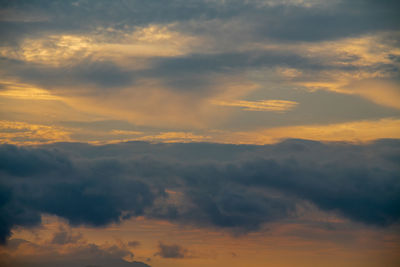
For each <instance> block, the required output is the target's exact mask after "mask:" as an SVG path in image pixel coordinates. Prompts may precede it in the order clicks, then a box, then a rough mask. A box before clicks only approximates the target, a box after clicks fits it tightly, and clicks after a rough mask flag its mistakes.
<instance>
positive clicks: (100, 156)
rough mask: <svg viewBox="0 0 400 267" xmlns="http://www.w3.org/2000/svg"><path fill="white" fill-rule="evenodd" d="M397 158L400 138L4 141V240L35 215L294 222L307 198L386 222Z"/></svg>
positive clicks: (394, 207)
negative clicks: (358, 141)
mask: <svg viewBox="0 0 400 267" xmlns="http://www.w3.org/2000/svg"><path fill="white" fill-rule="evenodd" d="M399 159H400V144H399V141H398V140H381V141H377V142H375V143H372V144H369V145H350V144H344V143H333V144H323V143H318V142H312V141H304V140H288V141H285V142H283V143H280V144H276V145H270V146H243V145H242V146H240V145H218V144H207V143H198V144H149V143H142V142H130V143H121V144H115V145H106V146H89V145H85V144H79V143H75V144H73V143H58V144H53V145H46V146H40V147H16V146H13V145H2V146H1V147H0V172H1V179H0V190H1V191H0V192H1V193H0V197H1V198H0V210H1V214H2V217H1V218H0V230H1V231H0V233H1V241H2V242H3V243H4V242H5V241H6V239H7V237H9V236H10V234H11V232H10V231H11V229H12V228H13V227H15V226H23V227H30V226H35V225H38V224H40V215H41V214H50V215H57V216H60V217H62V218H65V219H66V220H67V221H68V222H69V223H70V224H71V225H75V226H76V225H89V226H104V225H107V224H110V223H118V222H120V221H121V220H124V219H128V218H130V217H132V216H145V217H148V218H157V219H163V220H169V221H171V222H174V223H184V224H191V225H196V226H201V227H217V228H226V229H230V230H233V231H235V232H247V231H257V230H258V229H259V228H260V227H261V226H262V225H263V224H265V223H268V222H279V221H285V220H297V219H299V217H300V216H301V214H300V213H301V210H304V209H307V207H309V206H310V204H311V205H312V206H316V207H318V208H319V209H321V210H323V211H326V212H332V213H334V214H336V215H337V216H342V217H343V218H347V219H349V220H351V221H354V222H360V223H364V224H366V225H375V226H387V225H390V224H393V223H397V222H398V220H399V214H400V212H399V207H400V197H399V196H400V191H399V190H400V184H399V181H400V180H399V167H398V166H399ZM68 238H69V239H71V238H72V237H68V236H59V237H55V239H54V240H55V241H54V242H64V241H65V240H69V239H68Z"/></svg>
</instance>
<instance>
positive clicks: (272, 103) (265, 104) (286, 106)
mask: <svg viewBox="0 0 400 267" xmlns="http://www.w3.org/2000/svg"><path fill="white" fill-rule="evenodd" d="M214 103H215V104H216V105H219V106H226V107H239V108H242V109H244V110H248V111H274V112H284V111H289V110H292V109H294V108H295V107H296V106H297V105H298V103H297V102H295V101H289V100H258V101H246V100H234V101H215V102H214Z"/></svg>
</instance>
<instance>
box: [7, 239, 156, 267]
mask: <svg viewBox="0 0 400 267" xmlns="http://www.w3.org/2000/svg"><path fill="white" fill-rule="evenodd" d="M20 244H24V245H25V246H29V247H31V249H33V250H34V251H40V252H41V253H40V255H37V256H36V255H28V256H25V255H18V257H14V256H11V255H8V256H7V254H2V255H0V265H1V266H4V267H14V266H21V267H25V266H26V267H27V266H29V267H31V266H38V267H39V266H43V267H51V266H60V267H70V266H92V267H94V266H102V267H149V265H147V264H145V263H142V262H137V261H133V262H128V261H125V260H124V259H123V257H126V256H128V257H133V255H132V253H131V252H130V251H128V250H125V249H122V248H120V247H117V246H115V245H114V246H110V247H105V248H102V247H99V246H97V245H96V244H82V245H80V246H77V247H75V248H73V249H70V251H68V252H67V253H66V252H64V253H62V254H61V253H58V252H57V251H55V250H53V249H52V248H51V247H48V246H46V245H37V244H34V243H31V242H29V241H26V240H22V239H18V240H16V239H11V240H10V242H9V244H8V245H7V247H6V248H7V249H14V250H15V249H17V248H18V246H19V245H20Z"/></svg>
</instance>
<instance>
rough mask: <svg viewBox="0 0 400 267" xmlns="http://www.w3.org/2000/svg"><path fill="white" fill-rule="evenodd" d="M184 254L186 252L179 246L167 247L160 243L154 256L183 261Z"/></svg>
mask: <svg viewBox="0 0 400 267" xmlns="http://www.w3.org/2000/svg"><path fill="white" fill-rule="evenodd" d="M186 254H187V250H186V249H184V248H183V247H181V246H179V245H176V244H172V245H167V244H164V243H162V242H160V243H159V244H158V252H157V253H156V254H155V255H156V256H160V257H161V258H166V259H183V258H184V257H185V256H186Z"/></svg>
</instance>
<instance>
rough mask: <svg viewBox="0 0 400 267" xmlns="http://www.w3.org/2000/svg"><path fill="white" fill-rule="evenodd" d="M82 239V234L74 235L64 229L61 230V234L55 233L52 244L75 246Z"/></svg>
mask: <svg viewBox="0 0 400 267" xmlns="http://www.w3.org/2000/svg"><path fill="white" fill-rule="evenodd" d="M81 238H82V234H80V233H79V234H73V233H70V232H68V231H66V230H65V229H63V228H60V231H59V232H55V233H54V234H53V238H52V240H51V243H52V244H56V245H65V244H75V243H77V242H78V241H79V240H80V239H81Z"/></svg>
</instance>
